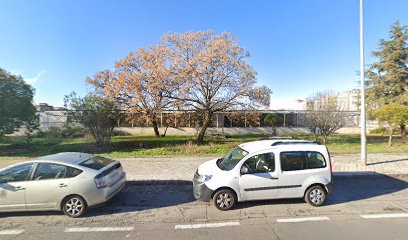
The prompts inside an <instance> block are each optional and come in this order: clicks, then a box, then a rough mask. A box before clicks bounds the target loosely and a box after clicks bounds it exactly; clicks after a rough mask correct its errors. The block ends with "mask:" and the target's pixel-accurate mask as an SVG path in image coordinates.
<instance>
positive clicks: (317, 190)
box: [305, 186, 326, 207]
mask: <svg viewBox="0 0 408 240" xmlns="http://www.w3.org/2000/svg"><path fill="white" fill-rule="evenodd" d="M325 200H326V191H325V190H324V189H323V188H322V187H321V186H313V187H311V188H309V189H308V190H307V191H306V193H305V201H306V202H307V203H309V204H310V205H312V206H315V207H318V206H321V205H323V203H324V201H325Z"/></svg>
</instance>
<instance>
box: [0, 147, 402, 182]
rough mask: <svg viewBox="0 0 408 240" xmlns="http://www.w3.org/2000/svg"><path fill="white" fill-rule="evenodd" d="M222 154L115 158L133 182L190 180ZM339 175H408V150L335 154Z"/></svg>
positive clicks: (1, 163) (0, 165)
mask: <svg viewBox="0 0 408 240" xmlns="http://www.w3.org/2000/svg"><path fill="white" fill-rule="evenodd" d="M217 157H221V156H217V155H214V156H157V157H137V158H135V157H129V158H114V159H116V160H119V161H121V163H122V165H123V167H124V169H125V171H126V173H127V179H128V180H130V181H140V180H188V181H190V180H191V179H192V177H193V174H194V172H195V171H196V169H197V167H198V166H199V165H200V164H201V163H203V162H205V161H207V160H210V159H214V158H217ZM26 160H29V159H27V158H24V159H21V158H16V159H9V160H5V159H1V160H0V168H3V167H6V166H9V165H11V164H14V163H16V162H20V161H26ZM332 162H333V174H334V175H335V176H339V175H340V176H344V175H346V176H348V175H358V176H360V175H363V176H365V175H373V174H376V173H377V174H384V175H391V176H402V175H405V176H408V153H393V154H389V153H375V154H369V155H368V165H367V166H363V165H361V163H360V155H359V154H336V155H332Z"/></svg>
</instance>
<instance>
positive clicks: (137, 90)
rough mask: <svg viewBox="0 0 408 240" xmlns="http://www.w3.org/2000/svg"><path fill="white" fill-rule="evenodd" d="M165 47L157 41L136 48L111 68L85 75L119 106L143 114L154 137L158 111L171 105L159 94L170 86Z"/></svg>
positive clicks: (88, 80)
mask: <svg viewBox="0 0 408 240" xmlns="http://www.w3.org/2000/svg"><path fill="white" fill-rule="evenodd" d="M168 51H169V49H168V48H166V47H165V46H164V45H161V44H159V45H156V46H153V47H150V48H140V49H138V50H137V51H136V52H132V53H129V54H128V55H127V56H126V57H125V58H124V59H122V60H120V61H118V62H117V63H116V64H115V69H114V70H113V71H109V70H105V71H102V72H99V73H97V74H96V75H95V76H94V77H93V78H89V77H88V78H87V82H88V83H90V84H92V85H93V86H94V87H95V89H96V90H97V91H98V92H99V93H101V94H102V95H103V96H106V97H108V98H110V99H112V100H113V101H115V102H118V103H120V105H121V108H122V109H124V110H126V111H129V112H140V113H143V114H145V115H146V117H148V119H149V121H151V123H152V125H153V129H154V132H155V135H156V137H160V136H161V135H160V132H159V127H158V119H157V118H158V114H159V113H160V112H161V111H163V110H166V109H168V108H169V107H170V106H171V105H172V100H171V99H169V98H166V97H165V96H164V94H163V92H164V91H171V89H173V87H172V83H173V82H172V81H171V79H170V63H169V59H168ZM162 136H165V134H164V135H162Z"/></svg>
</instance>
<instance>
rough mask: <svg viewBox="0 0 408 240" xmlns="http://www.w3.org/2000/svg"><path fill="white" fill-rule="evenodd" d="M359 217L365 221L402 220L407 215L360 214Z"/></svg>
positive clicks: (407, 215)
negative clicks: (380, 219) (379, 219)
mask: <svg viewBox="0 0 408 240" xmlns="http://www.w3.org/2000/svg"><path fill="white" fill-rule="evenodd" d="M360 217H362V218H365V219H378V218H403V217H408V213H383V214H362V215H360Z"/></svg>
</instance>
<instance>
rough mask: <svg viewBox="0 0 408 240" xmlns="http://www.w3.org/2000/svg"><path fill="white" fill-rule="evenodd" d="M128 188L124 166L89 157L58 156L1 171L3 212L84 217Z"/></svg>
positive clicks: (76, 155) (112, 161) (73, 153)
mask: <svg viewBox="0 0 408 240" xmlns="http://www.w3.org/2000/svg"><path fill="white" fill-rule="evenodd" d="M125 184H126V174H125V172H124V171H123V168H122V166H121V164H120V162H118V161H115V160H112V159H109V158H104V157H98V156H94V155H91V154H86V153H75V152H67V153H58V154H53V155H48V156H44V157H40V158H37V159H34V160H32V161H28V162H23V163H18V164H15V165H13V166H10V167H7V168H4V169H0V212H2V211H38V210H62V211H63V212H64V213H65V214H66V215H68V216H70V217H80V216H82V215H83V214H84V213H85V211H86V209H87V208H88V207H92V206H96V205H99V204H102V203H104V202H106V201H108V200H109V199H110V198H112V197H113V196H114V195H115V194H117V193H118V192H119V191H120V190H121V189H122V188H123V187H124V186H125Z"/></svg>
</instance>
